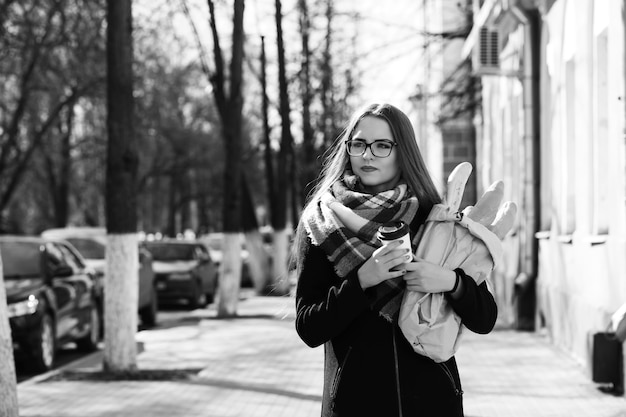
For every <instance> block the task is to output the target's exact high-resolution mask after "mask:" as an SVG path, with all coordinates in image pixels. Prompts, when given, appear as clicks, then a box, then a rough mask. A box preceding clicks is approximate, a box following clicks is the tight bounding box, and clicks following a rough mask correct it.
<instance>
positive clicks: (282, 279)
mask: <svg viewBox="0 0 626 417" xmlns="http://www.w3.org/2000/svg"><path fill="white" fill-rule="evenodd" d="M274 4H275V7H276V10H275V13H276V14H275V18H276V37H277V42H276V46H277V48H278V88H279V97H280V120H281V135H280V136H281V140H280V152H279V154H278V167H277V175H276V197H275V198H276V205H275V211H276V212H275V213H273V215H272V221H273V224H272V227H273V228H274V248H273V256H274V262H273V263H272V266H273V277H274V284H273V285H274V288H273V291H274V292H275V293H276V294H279V295H280V294H286V293H288V292H289V278H288V271H287V255H288V254H287V246H288V239H289V237H288V234H287V194H288V193H287V191H288V188H289V187H288V185H289V183H288V178H289V177H291V178H292V181H295V179H294V178H293V174H294V173H293V172H291V173H288V169H289V167H290V164H289V158H290V157H292V149H293V137H292V135H291V119H290V116H289V113H290V106H289V94H288V91H287V75H286V68H285V46H284V42H283V27H282V18H283V16H282V11H281V7H282V5H281V2H280V0H275V3H274Z"/></svg>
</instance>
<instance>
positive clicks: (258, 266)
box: [244, 230, 270, 294]
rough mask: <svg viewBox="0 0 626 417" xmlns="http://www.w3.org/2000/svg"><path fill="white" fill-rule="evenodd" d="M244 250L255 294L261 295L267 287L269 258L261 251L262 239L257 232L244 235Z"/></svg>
mask: <svg viewBox="0 0 626 417" xmlns="http://www.w3.org/2000/svg"><path fill="white" fill-rule="evenodd" d="M244 236H245V239H246V248H247V249H248V254H249V257H248V267H249V268H250V275H251V276H252V282H253V284H254V289H255V291H256V293H257V294H261V293H262V292H263V291H264V290H265V287H267V284H268V283H269V282H268V278H269V275H270V271H269V258H268V254H267V252H266V251H265V250H264V249H263V238H262V236H261V233H260V232H259V231H258V230H253V231H250V232H246V233H245V235H244Z"/></svg>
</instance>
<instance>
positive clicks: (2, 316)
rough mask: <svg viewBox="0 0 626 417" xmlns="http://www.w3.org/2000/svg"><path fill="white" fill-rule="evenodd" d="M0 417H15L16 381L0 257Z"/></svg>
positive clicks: (16, 411) (17, 413)
mask: <svg viewBox="0 0 626 417" xmlns="http://www.w3.org/2000/svg"><path fill="white" fill-rule="evenodd" d="M0 398H2V401H0V416H3V417H17V416H18V415H19V412H18V404H17V380H16V378H15V362H14V359H13V343H12V342H11V327H10V326H9V314H8V308H7V294H6V290H5V288H4V278H3V273H2V258H1V257H0Z"/></svg>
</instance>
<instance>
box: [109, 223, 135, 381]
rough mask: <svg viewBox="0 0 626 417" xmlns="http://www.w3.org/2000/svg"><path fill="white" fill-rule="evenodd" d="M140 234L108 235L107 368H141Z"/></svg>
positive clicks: (131, 369) (115, 370)
mask: <svg viewBox="0 0 626 417" xmlns="http://www.w3.org/2000/svg"><path fill="white" fill-rule="evenodd" d="M137 245H138V241H137V234H136V233H128V234H109V235H107V251H106V269H105V283H104V364H103V366H104V370H105V371H110V372H123V371H134V370H136V369H137V345H136V342H135V334H136V333H137V308H138V296H139V294H138V293H139V290H138V288H139V273H138V271H139V253H138V246H137Z"/></svg>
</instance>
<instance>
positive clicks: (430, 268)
mask: <svg viewBox="0 0 626 417" xmlns="http://www.w3.org/2000/svg"><path fill="white" fill-rule="evenodd" d="M405 268H406V274H405V275H404V281H406V288H407V290H409V291H419V292H424V293H438V292H447V291H452V289H453V288H454V284H455V282H456V273H455V272H454V271H451V270H449V269H446V268H444V267H441V266H439V265H437V264H434V263H432V262H428V261H425V260H423V259H415V261H414V262H411V263H409V264H407V265H406V266H405ZM462 287H463V282H462V281H460V282H459V285H458V286H457V289H456V290H455V291H454V293H452V297H453V298H457V296H459V295H460V294H462V290H463V288H462Z"/></svg>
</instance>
